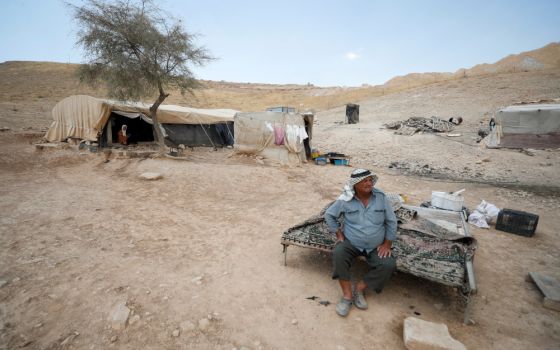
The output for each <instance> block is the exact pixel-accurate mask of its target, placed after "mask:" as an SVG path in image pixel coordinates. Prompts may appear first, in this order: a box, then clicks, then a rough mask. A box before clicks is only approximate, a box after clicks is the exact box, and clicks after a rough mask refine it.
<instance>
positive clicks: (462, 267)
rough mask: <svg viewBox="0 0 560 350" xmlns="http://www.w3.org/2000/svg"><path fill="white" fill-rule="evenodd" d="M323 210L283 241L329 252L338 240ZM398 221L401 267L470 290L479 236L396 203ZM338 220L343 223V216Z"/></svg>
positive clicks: (397, 254)
mask: <svg viewBox="0 0 560 350" xmlns="http://www.w3.org/2000/svg"><path fill="white" fill-rule="evenodd" d="M329 206H330V204H329V205H327V206H326V207H325V208H324V209H323V210H321V212H320V213H319V214H317V215H315V216H313V217H311V218H309V219H308V220H306V221H304V222H302V223H301V224H299V225H296V226H293V227H291V228H289V229H288V230H286V231H285V232H284V234H283V235H282V239H281V243H282V244H284V245H285V246H287V245H297V246H301V247H305V248H312V249H317V250H321V251H326V252H330V251H331V250H332V249H333V247H334V243H335V240H336V236H335V235H334V234H332V233H331V232H330V231H329V230H328V227H327V224H326V223H325V219H324V217H323V215H324V212H325V211H326V209H327V208H328V207H329ZM393 209H395V214H396V215H397V219H398V221H399V225H398V229H397V240H396V241H395V242H393V255H394V256H395V258H396V260H397V269H398V270H399V271H403V272H407V273H410V274H412V275H414V276H418V277H421V278H425V279H428V280H431V281H434V282H437V283H442V284H445V285H449V286H454V287H461V289H462V292H464V293H468V292H469V283H468V280H467V278H468V277H467V273H466V263H467V261H472V259H473V256H474V253H475V250H476V240H475V239H474V238H472V237H469V236H463V235H460V234H458V233H457V232H453V231H451V230H450V229H447V228H446V227H445V225H443V226H442V225H438V224H437V223H434V221H431V220H428V219H425V218H421V217H416V212H414V211H413V210H411V209H408V208H404V207H401V206H396V207H395V206H393ZM339 221H340V222H341V223H343V221H344V217H343V216H341V217H340V218H339Z"/></svg>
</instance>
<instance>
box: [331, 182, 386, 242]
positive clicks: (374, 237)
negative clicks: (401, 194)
mask: <svg viewBox="0 0 560 350" xmlns="http://www.w3.org/2000/svg"><path fill="white" fill-rule="evenodd" d="M340 214H344V236H345V237H346V239H347V240H349V241H350V243H352V245H353V246H354V247H356V248H358V249H359V250H360V251H364V250H365V251H366V252H367V253H370V252H371V251H372V250H374V249H375V248H377V247H378V246H379V245H380V244H382V243H383V241H384V240H385V239H388V240H389V241H394V240H395V239H397V217H396V216H395V212H394V211H393V209H392V208H391V203H390V202H389V199H388V198H387V197H386V196H385V193H383V192H382V191H380V190H378V189H376V188H374V189H373V191H372V193H371V197H370V200H369V202H368V205H367V207H365V206H364V204H363V203H362V202H361V201H360V200H359V199H358V198H356V196H354V197H353V198H352V199H351V200H350V201H348V202H346V201H343V200H340V199H339V200H337V201H335V202H334V203H333V204H332V205H331V206H330V207H329V208H328V209H327V211H326V212H325V221H326V223H327V226H328V227H329V230H330V231H331V232H333V233H336V231H337V230H338V229H339V227H340V225H339V223H338V221H337V219H338V217H339V216H340Z"/></svg>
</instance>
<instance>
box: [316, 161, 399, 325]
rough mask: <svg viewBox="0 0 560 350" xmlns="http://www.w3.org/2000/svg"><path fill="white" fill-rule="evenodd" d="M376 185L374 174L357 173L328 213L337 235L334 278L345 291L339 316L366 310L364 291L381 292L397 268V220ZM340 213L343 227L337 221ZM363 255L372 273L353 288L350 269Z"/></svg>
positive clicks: (338, 305)
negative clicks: (352, 310) (394, 254)
mask: <svg viewBox="0 0 560 350" xmlns="http://www.w3.org/2000/svg"><path fill="white" fill-rule="evenodd" d="M376 182H377V175H375V174H373V173H372V172H371V171H369V170H366V169H357V170H354V171H353V172H352V174H351V175H350V179H349V180H348V183H347V184H346V185H345V186H344V191H343V193H342V194H341V195H340V197H338V199H337V200H336V201H335V202H334V203H333V204H332V205H331V206H330V207H329V208H328V209H327V211H326V212H325V221H326V223H327V226H328V227H329V230H330V231H331V232H332V233H336V243H335V246H334V250H333V266H334V270H333V275H332V278H333V279H338V282H339V283H340V287H341V288H342V294H343V295H342V298H341V299H340V302H339V303H338V304H337V305H336V313H337V314H339V315H340V316H343V317H344V316H347V315H348V312H349V311H350V308H351V307H352V304H354V305H356V307H357V308H359V309H367V307H368V305H367V302H366V299H365V297H364V292H365V290H366V289H367V288H369V289H371V290H375V291H376V292H378V293H379V292H381V290H382V289H383V287H384V286H385V284H386V282H387V281H388V280H389V278H390V277H391V274H392V273H393V271H395V268H396V264H395V258H394V257H392V256H391V245H392V242H393V241H394V240H395V239H396V238H397V236H396V234H397V218H396V216H395V213H394V212H393V209H392V208H391V204H390V203H389V200H388V198H387V197H386V196H385V194H384V193H383V192H382V191H380V190H378V189H376V188H374V187H373V186H374V185H375V183H376ZM341 214H344V223H343V225H342V227H341V225H340V224H339V222H338V218H339V217H340V215H341ZM360 255H361V256H364V257H365V258H366V261H367V264H368V266H369V270H368V272H367V273H366V274H365V275H364V277H363V279H362V280H360V281H359V282H357V283H356V284H355V285H354V287H352V283H351V282H350V267H351V266H352V263H353V262H354V260H355V258H357V257H358V256H360Z"/></svg>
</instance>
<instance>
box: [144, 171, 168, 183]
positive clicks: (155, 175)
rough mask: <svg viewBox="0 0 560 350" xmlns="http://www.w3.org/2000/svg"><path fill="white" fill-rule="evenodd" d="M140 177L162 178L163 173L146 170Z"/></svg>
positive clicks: (147, 178)
mask: <svg viewBox="0 0 560 350" xmlns="http://www.w3.org/2000/svg"><path fill="white" fill-rule="evenodd" d="M140 178H141V179H142V180H148V181H154V180H159V179H163V175H162V174H160V173H152V172H146V173H143V174H141V175H140Z"/></svg>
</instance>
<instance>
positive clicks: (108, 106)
mask: <svg viewBox="0 0 560 350" xmlns="http://www.w3.org/2000/svg"><path fill="white" fill-rule="evenodd" d="M113 112H115V113H119V114H125V113H142V114H144V115H146V116H147V115H150V105H148V104H145V103H141V102H123V101H112V100H104V99H98V98H95V97H91V96H85V95H75V96H69V97H67V98H65V99H63V100H62V101H60V102H59V103H57V104H56V105H55V106H54V108H53V111H52V114H53V119H54V121H53V122H52V124H51V126H50V128H49V130H48V131H47V133H46V135H45V138H46V139H47V140H49V141H64V140H66V139H67V138H69V137H72V138H79V139H83V140H89V141H96V140H97V138H98V135H99V133H100V132H101V131H102V130H103V127H104V125H105V124H106V123H107V120H108V119H109V116H110V115H111V113H113ZM235 113H237V111H235V110H232V109H199V108H188V107H182V106H176V105H160V106H159V108H158V112H157V115H158V121H159V122H160V123H161V124H218V123H224V122H232V121H233V117H234V116H235Z"/></svg>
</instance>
